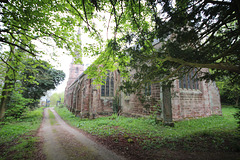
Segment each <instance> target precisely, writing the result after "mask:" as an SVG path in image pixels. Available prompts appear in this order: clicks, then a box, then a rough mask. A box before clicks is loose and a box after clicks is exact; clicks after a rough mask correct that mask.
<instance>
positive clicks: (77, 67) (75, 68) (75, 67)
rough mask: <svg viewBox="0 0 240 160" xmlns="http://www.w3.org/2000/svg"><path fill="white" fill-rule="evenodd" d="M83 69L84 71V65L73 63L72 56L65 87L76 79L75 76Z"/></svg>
mask: <svg viewBox="0 0 240 160" xmlns="http://www.w3.org/2000/svg"><path fill="white" fill-rule="evenodd" d="M83 71H84V66H83V65H82V64H74V58H73V59H72V62H71V64H70V66H69V77H68V81H67V86H66V88H68V87H69V86H70V85H71V84H72V83H73V82H74V81H75V80H76V79H77V77H78V76H79V75H80V74H82V73H83Z"/></svg>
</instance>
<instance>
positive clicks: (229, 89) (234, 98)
mask: <svg viewBox="0 0 240 160" xmlns="http://www.w3.org/2000/svg"><path fill="white" fill-rule="evenodd" d="M217 86H218V88H219V90H220V95H221V101H222V103H225V104H234V105H235V106H236V107H237V106H239V95H240V86H239V85H237V84H235V83H232V82H231V81H229V79H224V80H221V81H218V82H217Z"/></svg>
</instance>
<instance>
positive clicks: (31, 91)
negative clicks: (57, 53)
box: [22, 59, 65, 105]
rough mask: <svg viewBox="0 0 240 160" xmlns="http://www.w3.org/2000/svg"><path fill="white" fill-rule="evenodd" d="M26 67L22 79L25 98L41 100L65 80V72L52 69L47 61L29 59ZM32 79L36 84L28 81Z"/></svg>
mask: <svg viewBox="0 0 240 160" xmlns="http://www.w3.org/2000/svg"><path fill="white" fill-rule="evenodd" d="M25 66H26V68H25V69H24V72H23V74H24V78H23V79H22V87H23V88H24V90H23V93H22V94H23V97H24V98H28V99H29V98H30V99H34V100H39V99H40V98H41V97H42V96H44V95H45V93H46V92H47V91H48V90H51V89H55V88H56V87H57V85H59V84H60V83H61V82H62V81H63V80H64V78H65V73H64V72H63V71H61V70H56V69H54V68H52V66H51V65H50V64H49V63H47V62H46V61H42V60H35V61H33V60H32V59H29V60H28V61H26V64H25ZM31 78H33V79H34V82H30V81H28V80H27V79H31ZM32 105H36V103H33V104H32Z"/></svg>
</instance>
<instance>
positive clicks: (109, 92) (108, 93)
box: [101, 73, 114, 97]
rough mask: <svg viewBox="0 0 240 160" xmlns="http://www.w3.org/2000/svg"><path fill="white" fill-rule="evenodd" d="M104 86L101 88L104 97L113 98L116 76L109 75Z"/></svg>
mask: <svg viewBox="0 0 240 160" xmlns="http://www.w3.org/2000/svg"><path fill="white" fill-rule="evenodd" d="M103 83H104V84H103V85H102V86H101V96H102V97H113V96H114V76H113V73H108V74H107V77H106V79H105V82H103Z"/></svg>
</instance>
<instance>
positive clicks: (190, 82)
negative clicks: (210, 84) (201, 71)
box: [179, 69, 199, 89]
mask: <svg viewBox="0 0 240 160" xmlns="http://www.w3.org/2000/svg"><path fill="white" fill-rule="evenodd" d="M196 72H197V69H193V70H192V71H191V72H189V73H187V74H186V75H184V76H183V78H182V79H179V88H183V89H184V88H185V89H199V85H198V80H197V78H196V77H197V75H196Z"/></svg>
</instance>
